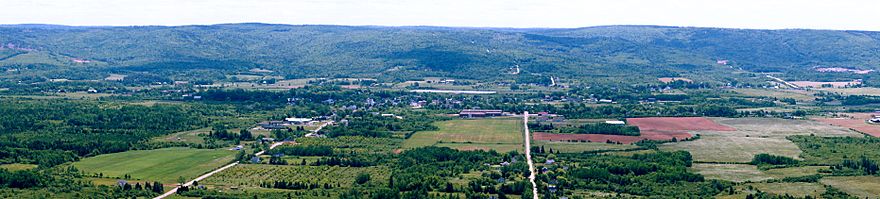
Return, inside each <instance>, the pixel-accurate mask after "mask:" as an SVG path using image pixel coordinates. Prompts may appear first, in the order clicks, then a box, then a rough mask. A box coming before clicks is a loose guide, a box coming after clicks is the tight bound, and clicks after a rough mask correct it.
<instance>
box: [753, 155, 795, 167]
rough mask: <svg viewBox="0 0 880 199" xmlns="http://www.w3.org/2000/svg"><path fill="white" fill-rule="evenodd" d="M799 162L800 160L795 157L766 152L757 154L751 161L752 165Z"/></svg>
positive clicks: (792, 163) (793, 163)
mask: <svg viewBox="0 0 880 199" xmlns="http://www.w3.org/2000/svg"><path fill="white" fill-rule="evenodd" d="M798 163H800V161H798V160H795V159H794V158H790V157H785V156H779V155H770V154H766V153H761V154H757V155H755V157H754V158H752V161H751V164H752V165H795V164H798Z"/></svg>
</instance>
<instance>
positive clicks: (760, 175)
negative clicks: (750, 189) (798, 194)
mask: <svg viewBox="0 0 880 199" xmlns="http://www.w3.org/2000/svg"><path fill="white" fill-rule="evenodd" d="M827 168H828V167H827V166H806V167H791V168H779V169H769V170H763V171H762V170H759V169H758V167H757V166H755V165H748V164H704V163H696V164H694V165H693V166H692V167H691V170H693V172H696V173H699V174H701V175H703V176H705V177H706V178H708V179H719V180H727V181H732V182H747V181H751V182H759V181H764V180H769V179H782V178H786V177H798V176H806V175H812V174H817V173H819V171H818V170H819V169H827Z"/></svg>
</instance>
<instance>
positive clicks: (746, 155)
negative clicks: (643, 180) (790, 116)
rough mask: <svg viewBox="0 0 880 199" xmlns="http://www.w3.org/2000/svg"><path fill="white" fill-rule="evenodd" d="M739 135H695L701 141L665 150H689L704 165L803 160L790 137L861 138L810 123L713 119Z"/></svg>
mask: <svg viewBox="0 0 880 199" xmlns="http://www.w3.org/2000/svg"><path fill="white" fill-rule="evenodd" d="M713 120H714V121H716V122H718V123H719V124H722V125H726V126H729V127H733V128H734V129H736V130H735V131H695V132H692V133H698V134H700V139H697V140H693V141H688V142H674V143H666V144H663V145H661V146H660V149H662V150H685V151H688V152H690V153H691V154H692V155H693V156H694V160H695V161H702V162H748V161H751V159H752V158H753V157H754V155H755V154H759V153H768V154H774V155H782V156H787V157H791V158H799V156H800V154H801V150H800V148H798V146H797V145H796V144H794V143H793V142H791V141H790V140H788V139H786V136H790V135H811V134H812V135H817V136H825V137H827V136H860V135H859V134H858V133H855V132H852V131H850V130H848V129H845V128H840V127H834V126H830V125H827V124H823V123H820V122H816V121H809V120H785V119H776V118H713Z"/></svg>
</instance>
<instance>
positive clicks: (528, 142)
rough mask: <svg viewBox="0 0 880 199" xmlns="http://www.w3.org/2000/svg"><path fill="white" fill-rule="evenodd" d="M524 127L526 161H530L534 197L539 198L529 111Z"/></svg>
mask: <svg viewBox="0 0 880 199" xmlns="http://www.w3.org/2000/svg"><path fill="white" fill-rule="evenodd" d="M523 129H525V131H523V132H524V135H525V136H526V137H525V141H526V142H525V143H526V144H525V147H526V149H525V151H526V162H528V163H529V182H531V183H532V198H534V199H538V184H535V163H534V162H532V143H531V142H532V141H531V139H532V136H530V135H529V112H528V111H526V112H523Z"/></svg>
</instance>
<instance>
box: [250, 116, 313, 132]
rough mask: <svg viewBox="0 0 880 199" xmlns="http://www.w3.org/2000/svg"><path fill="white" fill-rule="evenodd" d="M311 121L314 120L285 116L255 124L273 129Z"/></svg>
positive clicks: (307, 123) (305, 123)
mask: <svg viewBox="0 0 880 199" xmlns="http://www.w3.org/2000/svg"><path fill="white" fill-rule="evenodd" d="M313 122H316V121H315V120H314V119H312V118H295V117H289V118H285V119H284V120H282V121H265V122H260V123H259V124H257V125H258V126H259V127H260V128H263V129H268V130H273V129H287V126H290V125H310V124H312V123H313Z"/></svg>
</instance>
